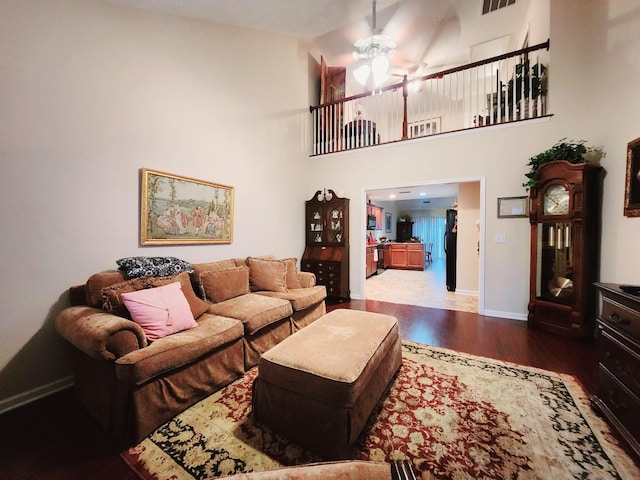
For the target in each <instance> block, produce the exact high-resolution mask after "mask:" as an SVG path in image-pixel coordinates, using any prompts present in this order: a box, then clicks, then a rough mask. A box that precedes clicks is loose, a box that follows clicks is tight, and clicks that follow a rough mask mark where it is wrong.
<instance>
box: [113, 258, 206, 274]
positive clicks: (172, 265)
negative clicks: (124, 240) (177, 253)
mask: <svg viewBox="0 0 640 480" xmlns="http://www.w3.org/2000/svg"><path fill="white" fill-rule="evenodd" d="M116 263H117V264H118V269H119V270H120V271H121V272H122V273H124V275H125V276H126V277H127V278H136V277H145V276H151V277H168V276H170V275H175V274H176V273H180V272H187V273H193V267H192V266H191V264H190V263H189V262H186V261H184V260H180V259H179V258H176V257H125V258H121V259H120V260H116Z"/></svg>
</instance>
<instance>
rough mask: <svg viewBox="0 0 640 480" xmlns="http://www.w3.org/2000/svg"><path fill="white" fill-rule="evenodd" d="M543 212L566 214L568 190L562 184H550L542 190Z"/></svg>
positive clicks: (567, 210)
mask: <svg viewBox="0 0 640 480" xmlns="http://www.w3.org/2000/svg"><path fill="white" fill-rule="evenodd" d="M543 213H544V214H545V215H566V214H567V213H569V191H568V190H567V189H566V188H565V187H564V186H562V185H551V186H550V187H549V188H547V190H546V191H545V192H544V197H543Z"/></svg>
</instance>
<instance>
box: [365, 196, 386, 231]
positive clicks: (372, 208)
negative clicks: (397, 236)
mask: <svg viewBox="0 0 640 480" xmlns="http://www.w3.org/2000/svg"><path fill="white" fill-rule="evenodd" d="M383 210H384V209H383V208H382V207H378V206H377V205H372V204H370V203H369V204H367V217H369V215H373V216H374V217H376V230H382V229H383V228H384V220H383V215H382V212H383Z"/></svg>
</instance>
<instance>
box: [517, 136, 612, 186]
mask: <svg viewBox="0 0 640 480" xmlns="http://www.w3.org/2000/svg"><path fill="white" fill-rule="evenodd" d="M585 144H586V141H585V140H580V141H579V142H575V141H572V140H571V141H569V140H567V139H566V138H563V139H561V140H560V141H559V142H558V143H556V144H555V145H554V146H553V147H551V148H549V149H547V150H544V151H543V152H540V153H538V154H537V155H534V156H533V157H531V158H530V159H529V163H527V166H528V167H530V169H529V172H528V173H525V176H526V177H527V181H526V182H524V183H523V184H522V186H523V187H525V188H526V189H527V190H529V189H530V188H531V187H533V186H534V185H535V184H536V182H537V180H538V168H540V167H541V166H542V165H544V164H545V163H549V162H553V161H555V160H565V161H567V162H569V163H584V162H591V163H595V164H597V163H599V162H600V159H601V158H602V157H604V155H605V153H604V151H603V150H602V149H601V148H595V147H588V146H586V145H585Z"/></svg>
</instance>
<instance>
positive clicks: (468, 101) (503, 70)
mask: <svg viewBox="0 0 640 480" xmlns="http://www.w3.org/2000/svg"><path fill="white" fill-rule="evenodd" d="M548 59H549V41H548V40H547V41H546V42H545V43H541V44H539V45H535V46H533V47H528V48H524V49H522V50H518V51H515V52H511V53H507V54H504V55H500V56H497V57H493V58H489V59H487V60H483V61H480V62H475V63H471V64H468V65H464V66H461V67H457V68H452V69H449V70H445V71H442V72H438V73H433V74H430V75H426V76H424V77H420V78H417V79H409V78H407V77H406V76H405V77H404V78H403V81H402V82H400V83H396V84H394V85H390V86H388V87H385V88H382V89H380V90H379V91H375V92H373V93H366V94H361V95H354V96H352V97H348V98H345V99H342V100H338V101H335V102H331V103H327V104H324V105H319V106H315V107H310V110H311V114H312V116H313V135H312V141H313V146H312V153H311V155H323V154H327V153H334V152H341V151H344V150H353V149H356V148H363V147H370V146H373V145H381V144H385V143H393V142H398V141H404V140H412V139H415V138H419V137H426V136H429V135H437V134H441V133H448V132H455V131H459V130H465V129H469V128H478V127H484V126H488V125H497V124H504V123H510V122H515V121H520V120H525V119H530V118H536V117H540V116H544V115H547V94H548V91H547V85H548V82H547V80H548V73H549V72H548V64H549V62H548Z"/></svg>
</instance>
